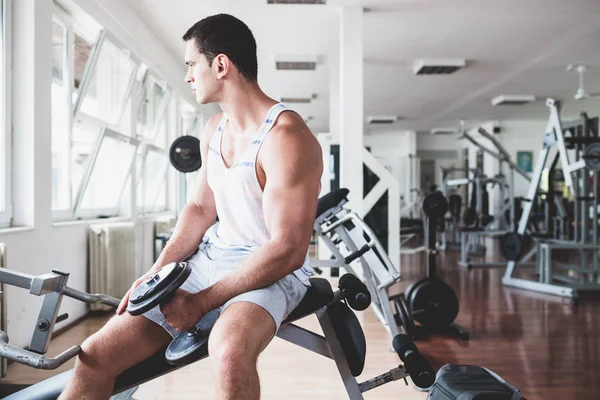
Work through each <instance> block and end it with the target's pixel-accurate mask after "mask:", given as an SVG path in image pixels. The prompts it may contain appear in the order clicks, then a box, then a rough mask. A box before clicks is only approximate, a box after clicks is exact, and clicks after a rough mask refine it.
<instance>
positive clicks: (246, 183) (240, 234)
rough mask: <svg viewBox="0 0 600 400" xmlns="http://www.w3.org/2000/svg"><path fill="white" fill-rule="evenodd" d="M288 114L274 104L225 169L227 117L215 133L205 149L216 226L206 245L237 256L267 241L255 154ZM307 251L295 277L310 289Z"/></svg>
mask: <svg viewBox="0 0 600 400" xmlns="http://www.w3.org/2000/svg"><path fill="white" fill-rule="evenodd" d="M287 110H290V111H292V110H291V109H290V108H288V107H287V106H286V105H285V104H282V103H278V104H275V105H274V106H273V107H271V109H270V110H269V112H268V113H267V116H266V118H265V120H264V121H263V123H262V125H261V126H260V128H259V129H258V131H257V132H256V134H255V135H254V137H253V138H252V140H251V141H250V144H249V145H248V146H247V147H246V149H245V150H244V151H243V152H242V153H241V154H239V155H238V158H237V159H236V160H234V163H233V164H232V165H231V166H230V167H229V168H227V167H226V166H225V163H224V161H223V157H222V154H221V142H222V139H223V130H224V129H225V124H226V122H227V120H228V116H227V114H223V118H222V119H221V122H220V123H219V126H218V127H217V130H216V131H215V133H214V135H213V137H212V139H211V141H210V144H209V148H208V156H207V177H208V185H209V186H210V188H211V189H212V191H213V194H214V198H215V205H216V208H217V215H218V217H219V222H217V223H216V224H215V225H213V226H212V227H211V228H210V229H209V230H208V231H207V233H206V236H205V240H204V241H205V243H211V244H213V245H216V246H217V247H220V248H224V249H231V250H232V251H238V252H240V253H248V252H251V251H254V250H256V249H257V248H259V247H260V246H262V245H263V244H265V243H267V241H269V239H270V234H269V231H268V229H267V226H266V223H265V218H264V214H263V204H262V201H263V190H262V188H261V187H260V183H259V181H258V177H257V175H256V162H257V157H258V152H259V150H260V148H261V145H262V143H263V141H264V139H265V136H266V135H267V133H269V131H270V130H271V128H272V127H273V125H274V123H275V121H276V120H277V117H278V116H279V114H281V113H282V112H283V111H287ZM308 261H309V258H308V249H307V255H306V257H305V260H304V264H303V266H302V268H300V269H299V270H298V271H296V272H295V275H296V276H297V277H298V278H299V279H300V280H301V281H302V282H303V283H305V284H308V285H310V283H309V281H308V277H309V276H310V275H312V274H313V271H312V269H310V268H309V267H308Z"/></svg>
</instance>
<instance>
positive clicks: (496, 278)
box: [0, 251, 600, 400]
mask: <svg viewBox="0 0 600 400" xmlns="http://www.w3.org/2000/svg"><path fill="white" fill-rule="evenodd" d="M489 253H490V254H491V255H492V256H493V254H492V253H493V252H492V251H490V252H489ZM457 259H458V254H457V253H447V254H445V255H443V254H442V255H441V256H440V270H439V275H440V276H442V277H443V278H444V279H446V280H447V281H448V282H449V283H450V284H451V286H452V287H453V288H454V289H455V290H456V292H457V294H458V296H459V299H460V306H461V310H460V313H459V317H458V319H457V323H458V324H460V325H462V326H463V327H465V328H467V329H468V330H469V331H470V333H471V340H470V341H468V342H461V341H458V340H457V339H453V338H446V337H431V338H429V339H428V340H427V341H421V342H418V343H417V345H418V346H419V348H420V350H421V351H422V352H423V353H424V354H426V356H427V357H428V358H429V360H430V361H431V363H432V365H433V366H434V368H435V369H437V368H439V367H440V366H442V365H444V364H445V363H458V364H476V365H482V366H485V367H487V368H490V369H492V370H494V371H496V372H497V373H498V374H500V375H501V376H502V377H504V378H505V379H506V380H507V381H509V382H511V383H512V384H513V385H515V386H516V387H518V388H520V389H521V391H522V393H523V395H524V396H525V397H527V398H528V399H530V400H535V399H598V398H600V300H599V299H598V298H586V299H584V300H582V301H580V302H578V304H574V303H572V302H571V301H569V300H566V299H562V298H558V297H553V296H546V295H540V294H533V293H531V292H526V291H522V290H517V289H508V288H505V287H503V286H502V284H501V276H502V272H503V270H499V269H495V270H481V269H479V270H472V271H467V270H464V269H461V268H459V267H457V266H456V261H457ZM424 260H425V258H424V255H423V254H422V253H421V254H418V255H414V256H403V258H402V275H403V278H404V282H402V283H401V284H398V285H397V287H394V288H393V289H394V290H393V291H394V292H397V291H401V290H403V289H404V288H405V287H406V285H407V284H408V283H410V282H411V281H413V280H416V279H418V278H420V277H422V276H424V275H425V272H426V271H425V264H424ZM106 318H107V317H95V318H90V319H88V320H86V321H85V322H84V323H82V324H80V325H79V326H77V327H75V328H74V329H72V330H71V331H69V332H67V333H65V334H63V335H61V336H59V337H58V338H57V339H55V340H54V341H53V343H52V345H51V350H50V352H49V355H54V354H57V353H58V352H60V351H62V350H63V349H65V348H67V347H68V346H70V345H71V344H76V343H80V342H81V341H82V340H83V339H84V338H85V337H87V336H88V335H89V334H90V333H92V332H94V331H95V330H96V329H98V328H99V327H100V326H101V325H102V324H103V323H104V321H105V320H106ZM359 318H360V320H361V322H362V324H363V327H364V330H365V335H366V338H367V359H366V367H365V371H364V373H363V374H362V375H361V376H360V377H359V380H361V381H362V380H366V379H368V378H371V377H373V376H375V375H378V374H380V373H383V372H385V371H388V370H389V369H391V368H393V367H395V366H397V364H398V359H397V356H396V355H395V354H394V353H392V352H390V351H389V349H390V344H391V343H390V338H389V336H388V335H387V333H386V331H385V330H384V328H383V327H382V326H381V324H380V323H379V322H378V321H377V320H376V318H375V316H374V314H373V313H372V312H371V311H370V309H369V310H367V311H365V312H362V313H359ZM300 325H302V326H304V327H307V328H309V329H313V330H315V331H318V325H317V323H316V319H315V318H314V317H309V318H306V319H304V320H303V321H301V324H300ZM68 367H70V365H67V366H65V369H66V368H68ZM209 368H210V360H203V361H200V362H197V363H195V364H193V365H191V366H188V367H186V368H183V369H181V370H178V371H176V372H174V373H171V374H168V375H166V376H164V377H162V378H158V379H156V380H154V381H152V382H149V383H146V384H144V385H142V386H141V387H140V388H139V389H138V391H137V392H136V394H135V395H134V398H136V399H139V400H142V399H144V400H145V399H147V400H150V399H200V398H210V393H211V380H210V373H209ZM53 373H55V372H47V371H38V370H33V369H31V368H28V367H24V366H22V365H17V364H12V365H11V366H10V367H9V375H8V377H7V378H5V379H3V380H2V381H0V383H4V382H6V383H9V382H12V383H33V382H35V381H37V380H40V379H43V378H44V377H47V376H49V375H52V374H53ZM259 373H260V376H261V382H262V394H263V396H262V398H263V399H283V398H285V399H307V398H314V399H345V398H347V396H346V395H345V392H344V388H343V386H342V383H341V380H340V379H339V377H338V375H337V372H336V368H335V365H334V363H333V362H332V361H331V360H329V359H326V358H324V357H321V356H318V355H315V354H313V353H311V352H308V351H306V350H303V349H300V348H299V347H296V346H293V345H291V344H288V343H287V342H284V341H282V340H280V339H277V338H276V339H274V341H273V342H272V343H271V345H270V346H269V347H268V348H267V350H266V351H265V352H264V353H263V355H262V357H261V358H260V361H259ZM365 398H366V399H381V400H384V399H390V400H391V399H394V400H397V399H406V400H412V399H425V398H426V393H423V392H419V391H417V390H416V389H415V388H414V386H412V384H411V385H409V386H405V384H404V382H402V381H398V382H394V383H389V384H387V385H384V386H383V387H380V388H378V389H375V390H373V391H371V392H368V393H366V394H365Z"/></svg>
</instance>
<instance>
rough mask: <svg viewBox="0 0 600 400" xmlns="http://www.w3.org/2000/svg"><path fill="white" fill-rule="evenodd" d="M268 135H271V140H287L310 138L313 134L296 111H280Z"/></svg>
mask: <svg viewBox="0 0 600 400" xmlns="http://www.w3.org/2000/svg"><path fill="white" fill-rule="evenodd" d="M269 136H272V139H271V140H273V141H276V142H277V141H287V140H294V139H295V140H307V139H308V140H310V139H312V138H314V135H313V134H312V132H311V131H310V129H309V128H308V126H307V125H306V123H305V122H304V119H303V118H302V117H301V116H300V115H299V114H298V113H296V112H293V111H286V112H282V113H281V114H280V115H279V117H278V118H277V122H276V123H275V125H273V128H272V129H271V132H269Z"/></svg>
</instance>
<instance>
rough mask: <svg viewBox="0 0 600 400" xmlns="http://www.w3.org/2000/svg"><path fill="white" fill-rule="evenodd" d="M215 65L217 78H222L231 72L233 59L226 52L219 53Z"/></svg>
mask: <svg viewBox="0 0 600 400" xmlns="http://www.w3.org/2000/svg"><path fill="white" fill-rule="evenodd" d="M213 66H214V68H215V72H216V73H217V79H222V78H224V77H225V76H226V75H227V74H228V73H229V70H230V68H231V60H230V59H229V57H227V56H226V55H225V54H219V55H217V56H216V57H215V59H214V61H213Z"/></svg>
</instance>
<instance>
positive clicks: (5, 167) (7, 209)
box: [0, 0, 12, 227]
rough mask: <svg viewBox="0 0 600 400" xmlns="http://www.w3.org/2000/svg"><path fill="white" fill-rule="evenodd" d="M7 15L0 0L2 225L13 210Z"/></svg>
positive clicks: (0, 176) (6, 224) (0, 187)
mask: <svg viewBox="0 0 600 400" xmlns="http://www.w3.org/2000/svg"><path fill="white" fill-rule="evenodd" d="M4 18H5V15H4V2H3V1H1V0H0V94H1V95H0V227H6V226H10V222H11V218H12V211H11V196H10V181H11V179H10V149H11V146H10V139H11V135H10V123H9V119H8V118H7V117H8V115H10V111H9V110H8V109H7V104H10V100H9V95H8V93H9V90H7V84H8V82H10V79H8V77H7V75H6V74H7V72H8V68H5V66H6V65H8V62H7V59H6V57H5V56H6V55H7V54H9V51H7V45H8V44H9V43H8V41H6V40H5V38H7V37H9V36H8V35H5V23H4V22H5V19H4Z"/></svg>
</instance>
